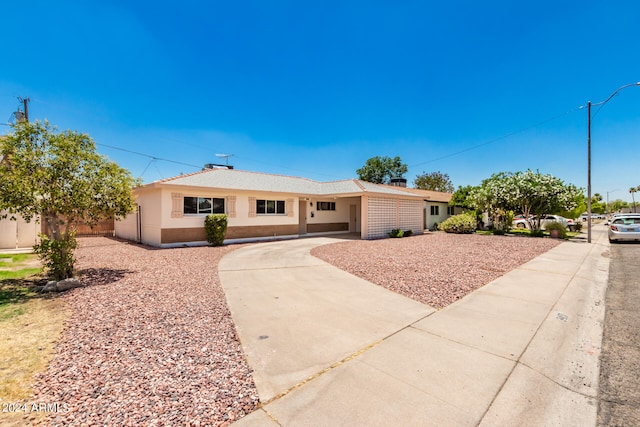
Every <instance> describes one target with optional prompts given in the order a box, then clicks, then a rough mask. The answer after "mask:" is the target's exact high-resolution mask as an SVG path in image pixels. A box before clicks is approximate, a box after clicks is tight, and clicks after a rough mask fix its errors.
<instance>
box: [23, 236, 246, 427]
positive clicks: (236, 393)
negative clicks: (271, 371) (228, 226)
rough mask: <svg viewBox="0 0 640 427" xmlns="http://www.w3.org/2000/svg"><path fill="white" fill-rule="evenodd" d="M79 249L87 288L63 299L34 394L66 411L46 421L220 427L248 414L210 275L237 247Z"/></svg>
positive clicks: (240, 366)
mask: <svg viewBox="0 0 640 427" xmlns="http://www.w3.org/2000/svg"><path fill="white" fill-rule="evenodd" d="M79 243H80V246H79V248H78V250H77V254H76V255H77V267H78V268H79V269H80V270H83V277H84V278H83V280H84V281H85V282H86V283H87V284H88V285H89V286H87V287H85V288H78V289H75V290H73V291H71V292H69V293H68V294H67V295H66V296H65V298H66V301H67V302H68V305H69V306H70V308H71V309H72V310H73V314H72V316H71V319H70V321H69V324H68V325H67V326H66V328H65V331H64V332H63V336H62V338H61V340H60V341H59V344H58V347H57V349H56V356H55V358H54V359H53V361H52V362H51V364H50V366H49V369H48V371H47V372H46V373H45V374H43V375H42V376H41V377H40V378H39V381H38V384H37V385H36V387H35V389H36V390H38V394H37V395H36V396H34V401H36V402H47V403H53V402H58V403H59V404H68V406H69V409H70V411H69V412H66V413H64V412H59V413H58V414H54V415H52V417H51V418H50V419H49V420H48V421H47V423H50V424H52V425H74V426H79V425H117V426H140V425H164V426H169V425H171V426H173V425H181V426H185V425H188V423H189V422H191V425H208V426H209V425H226V424H230V423H231V422H232V421H233V420H236V419H238V418H240V417H242V416H243V415H245V414H247V413H249V412H251V411H253V410H254V409H256V407H257V403H258V395H257V392H256V389H255V386H254V384H253V379H252V376H251V369H250V368H249V366H248V365H247V363H246V361H245V358H244V355H243V353H242V349H241V347H240V344H239V342H238V339H237V337H236V333H235V328H234V325H233V321H232V319H231V314H230V312H229V310H228V308H227V304H226V299H225V296H224V293H223V291H222V288H221V286H220V281H219V279H218V273H217V265H218V261H219V260H220V258H221V257H222V256H223V255H224V254H226V253H228V252H229V251H231V250H233V249H234V248H237V247H238V246H235V247H222V248H213V247H200V248H181V249H164V250H153V249H148V248H143V247H141V246H137V245H133V244H127V243H123V242H118V241H115V240H111V239H107V238H80V239H79ZM194 422H199V423H200V424H198V423H194Z"/></svg>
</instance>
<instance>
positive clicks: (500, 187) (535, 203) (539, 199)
mask: <svg viewBox="0 0 640 427" xmlns="http://www.w3.org/2000/svg"><path fill="white" fill-rule="evenodd" d="M581 192H582V191H581V190H580V189H578V188H577V187H576V186H574V185H573V184H565V183H564V182H563V181H562V180H561V179H559V178H556V177H554V176H553V175H543V174H541V173H540V172H532V171H531V170H527V171H526V172H516V173H511V172H501V173H499V174H495V175H493V176H492V177H491V178H489V179H486V180H484V181H483V182H482V185H481V186H480V187H477V188H476V190H474V191H473V192H472V199H473V200H474V203H475V205H476V206H477V208H479V209H482V210H486V211H487V212H489V215H491V216H492V217H496V218H497V219H498V221H499V220H500V215H501V214H502V213H503V212H508V211H515V212H521V213H522V214H523V215H524V217H525V218H529V216H530V215H535V219H534V220H533V221H530V226H531V229H532V230H535V231H537V230H540V220H541V216H542V215H544V214H549V213H556V212H560V211H566V210H570V209H573V208H574V207H575V206H576V201H577V200H578V198H579V195H580V193H581Z"/></svg>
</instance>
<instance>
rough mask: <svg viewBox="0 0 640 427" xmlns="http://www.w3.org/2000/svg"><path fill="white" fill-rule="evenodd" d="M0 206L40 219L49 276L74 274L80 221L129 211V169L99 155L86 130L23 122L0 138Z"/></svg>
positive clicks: (42, 251) (132, 182)
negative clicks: (76, 236)
mask: <svg viewBox="0 0 640 427" xmlns="http://www.w3.org/2000/svg"><path fill="white" fill-rule="evenodd" d="M0 153H1V154H2V155H4V160H3V161H2V162H0V210H5V215H4V216H5V217H7V216H9V217H15V215H16V214H19V215H21V216H22V217H24V218H25V219H26V220H27V221H31V220H32V219H34V218H39V219H40V221H43V222H44V225H45V229H46V230H48V233H47V234H48V235H41V241H40V243H39V244H38V245H36V247H35V250H36V252H37V253H38V254H39V255H40V257H41V258H43V261H44V264H45V266H46V267H48V269H49V273H50V274H51V275H52V276H53V278H55V279H57V280H60V279H64V278H67V277H72V276H73V266H74V258H73V250H74V249H75V247H76V240H75V230H76V227H77V225H78V224H79V223H81V222H84V223H87V224H89V225H92V224H95V223H96V222H98V221H99V220H102V219H111V218H121V217H124V216H125V215H127V214H128V213H129V212H131V211H132V210H133V207H134V199H133V195H132V192H131V190H132V187H133V186H134V185H135V184H136V181H135V180H134V179H133V177H132V176H131V174H130V173H129V171H127V170H126V169H123V168H121V167H120V166H118V165H117V164H116V163H114V162H112V161H110V160H108V159H107V158H106V157H104V156H102V155H100V154H98V153H97V152H96V150H95V143H94V141H93V140H92V139H91V137H89V136H88V135H86V134H82V133H79V132H76V131H70V130H69V131H64V132H59V131H58V130H57V129H56V128H54V127H52V126H51V125H50V124H49V123H48V122H47V121H45V122H39V121H36V122H34V123H28V122H22V123H18V124H16V125H15V126H14V127H13V131H12V133H10V134H9V135H8V136H6V137H5V138H4V139H2V140H1V141H0Z"/></svg>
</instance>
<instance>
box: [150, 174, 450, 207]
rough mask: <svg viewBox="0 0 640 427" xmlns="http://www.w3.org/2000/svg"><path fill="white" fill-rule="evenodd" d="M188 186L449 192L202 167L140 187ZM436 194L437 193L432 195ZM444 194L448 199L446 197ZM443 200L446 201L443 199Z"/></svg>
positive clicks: (331, 192) (323, 192)
mask: <svg viewBox="0 0 640 427" xmlns="http://www.w3.org/2000/svg"><path fill="white" fill-rule="evenodd" d="M166 185H170V186H173V185H176V186H188V187H206V188H220V189H232V190H247V191H261V192H274V193H295V194H301V195H314V196H339V195H340V196H342V195H356V194H362V193H371V194H386V195H395V196H405V197H411V198H416V197H422V198H425V199H429V200H434V201H440V199H443V200H442V201H449V199H450V198H451V195H450V194H449V193H438V192H435V191H429V192H425V190H416V189H408V188H403V187H394V186H391V185H381V184H373V183H371V182H366V181H361V180H357V179H346V180H340V181H329V182H318V181H313V180H310V179H308V178H300V177H296V176H286V175H274V174H267V173H262V172H250V171H242V170H237V169H206V170H203V171H199V172H195V173H192V174H188V175H181V176H177V177H173V178H167V179H163V180H160V181H155V182H152V183H151V184H147V185H145V186H144V187H155V186H166ZM436 195H439V196H437V197H436ZM445 195H448V198H447V196H445ZM444 199H446V200H444Z"/></svg>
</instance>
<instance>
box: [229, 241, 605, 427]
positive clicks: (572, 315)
mask: <svg viewBox="0 0 640 427" xmlns="http://www.w3.org/2000/svg"><path fill="white" fill-rule="evenodd" d="M594 237H595V238H594V242H595V243H593V244H591V245H589V244H586V243H574V242H567V243H563V244H561V245H559V246H557V247H556V248H554V249H552V250H550V251H549V252H547V253H545V254H543V255H541V256H539V257H537V258H535V259H533V260H532V261H530V262H528V263H526V264H524V265H522V266H521V267H519V268H517V269H515V270H513V271H511V272H509V273H507V274H506V275H504V276H502V277H501V278H499V279H497V280H495V281H494V282H492V283H490V284H488V285H486V286H484V287H483V288H481V289H479V290H477V291H475V292H473V293H472V294H470V295H468V296H467V297H465V298H463V299H462V300H460V301H458V302H456V303H454V304H452V305H450V306H448V307H446V308H445V309H443V310H441V311H438V312H436V311H434V310H433V309H432V308H431V307H429V306H426V305H423V304H420V303H417V302H415V301H413V300H410V299H407V298H405V297H403V296H400V295H398V294H395V293H393V292H390V291H387V290H386V289H384V288H382V287H379V286H377V285H373V284H371V283H369V282H366V281H364V280H362V279H359V278H357V277H355V276H352V275H350V274H348V273H346V272H344V271H342V270H339V269H337V268H335V267H332V266H330V265H328V264H327V263H325V262H323V261H321V260H318V259H316V258H314V257H312V256H311V255H310V250H311V248H313V247H315V246H317V245H322V244H328V243H332V242H334V241H339V239H334V238H311V239H300V240H292V241H282V242H273V243H265V244H258V245H253V246H249V247H246V248H242V249H239V250H237V251H234V252H232V253H230V254H229V255H227V256H225V257H224V258H223V259H222V261H221V262H220V265H219V274H220V278H221V282H222V286H223V288H224V289H225V292H226V295H227V300H228V304H229V307H230V309H231V312H232V316H233V319H234V321H235V323H236V328H237V331H238V335H239V338H240V340H241V343H242V346H243V348H244V350H245V352H246V354H247V358H248V361H249V364H250V366H251V367H252V368H253V369H254V380H255V383H256V386H257V389H258V393H259V395H260V400H261V403H262V407H261V409H259V410H257V411H255V412H253V413H252V414H250V415H248V416H246V417H245V418H243V419H241V420H240V421H238V422H236V423H235V424H234V426H235V425H237V426H239V427H242V426H349V425H354V426H355V425H372V426H376V425H379V426H388V425H407V426H409V425H411V426H414V425H415V426H421V425H425V426H426V425H438V426H449V425H451V426H477V425H487V426H494V425H505V426H507V425H509V426H511V425H523V426H527V425H531V426H533V425H535V426H538V425H568V426H572V425H575V426H586V425H594V424H595V419H596V408H597V404H596V397H597V381H598V358H599V354H600V345H601V340H602V319H603V315H604V304H603V301H604V300H603V295H604V290H605V288H606V281H607V276H608V262H609V261H608V258H607V256H606V254H607V250H608V242H607V240H606V234H604V233H599V232H598V230H594Z"/></svg>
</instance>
